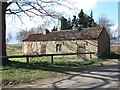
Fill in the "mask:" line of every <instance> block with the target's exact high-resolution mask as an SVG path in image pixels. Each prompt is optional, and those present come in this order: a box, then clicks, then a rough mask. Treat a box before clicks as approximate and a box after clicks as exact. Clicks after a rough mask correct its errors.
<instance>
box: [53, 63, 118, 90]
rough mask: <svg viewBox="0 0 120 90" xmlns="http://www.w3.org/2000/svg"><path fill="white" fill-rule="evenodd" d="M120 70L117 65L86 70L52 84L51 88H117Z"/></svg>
mask: <svg viewBox="0 0 120 90" xmlns="http://www.w3.org/2000/svg"><path fill="white" fill-rule="evenodd" d="M118 72H120V70H119V69H118V63H116V64H112V65H105V66H100V67H94V68H89V69H86V70H84V71H82V72H80V73H77V74H71V76H70V77H68V78H64V79H62V80H59V81H56V82H54V83H52V85H53V88H61V87H62V88H86V90H87V89H92V90H93V89H96V88H118V83H119V78H120V73H118Z"/></svg>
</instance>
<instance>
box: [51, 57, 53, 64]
mask: <svg viewBox="0 0 120 90" xmlns="http://www.w3.org/2000/svg"><path fill="white" fill-rule="evenodd" d="M51 63H52V64H53V55H51Z"/></svg>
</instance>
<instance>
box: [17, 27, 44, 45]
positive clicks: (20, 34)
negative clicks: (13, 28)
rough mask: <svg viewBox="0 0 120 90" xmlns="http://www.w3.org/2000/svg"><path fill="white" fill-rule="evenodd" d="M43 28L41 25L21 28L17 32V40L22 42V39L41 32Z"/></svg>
mask: <svg viewBox="0 0 120 90" xmlns="http://www.w3.org/2000/svg"><path fill="white" fill-rule="evenodd" d="M42 30H43V29H42V28H41V27H40V26H38V27H36V28H31V29H30V30H27V29H26V30H20V31H19V32H18V33H17V34H16V40H18V41H19V42H20V43H21V42H22V40H24V39H26V38H27V37H28V36H29V35H30V34H35V33H41V32H42Z"/></svg>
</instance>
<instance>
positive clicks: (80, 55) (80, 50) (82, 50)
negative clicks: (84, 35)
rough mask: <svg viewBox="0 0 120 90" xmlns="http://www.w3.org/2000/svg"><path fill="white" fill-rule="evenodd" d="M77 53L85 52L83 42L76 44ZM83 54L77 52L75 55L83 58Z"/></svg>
mask: <svg viewBox="0 0 120 90" xmlns="http://www.w3.org/2000/svg"><path fill="white" fill-rule="evenodd" d="M77 53H85V44H84V43H80V44H78V45H77ZM85 56H86V55H85V54H78V55H77V57H82V58H85Z"/></svg>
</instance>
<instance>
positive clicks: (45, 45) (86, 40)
mask: <svg viewBox="0 0 120 90" xmlns="http://www.w3.org/2000/svg"><path fill="white" fill-rule="evenodd" d="M109 51H110V38H109V35H108V33H107V31H106V29H105V28H104V27H92V28H83V29H81V30H78V29H75V30H61V31H54V32H49V31H48V30H45V31H44V32H43V33H38V34H31V35H29V36H28V37H27V38H26V39H25V40H23V53H24V54H56V53H81V52H95V54H94V55H93V56H92V57H94V58H96V57H102V56H103V55H104V54H108V53H109ZM75 56H78V55H75ZM80 56H81V57H84V58H88V57H89V55H87V54H86V55H80Z"/></svg>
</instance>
